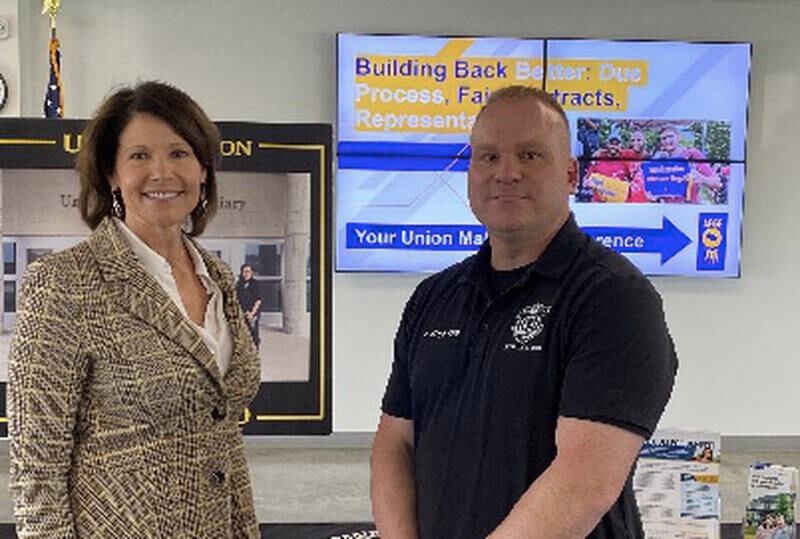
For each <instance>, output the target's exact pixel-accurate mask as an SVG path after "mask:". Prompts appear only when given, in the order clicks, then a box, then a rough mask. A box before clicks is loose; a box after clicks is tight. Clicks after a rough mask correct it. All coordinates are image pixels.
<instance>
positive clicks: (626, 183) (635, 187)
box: [583, 130, 647, 202]
mask: <svg viewBox="0 0 800 539" xmlns="http://www.w3.org/2000/svg"><path fill="white" fill-rule="evenodd" d="M628 151H629V150H623V149H622V141H621V140H620V135H619V132H618V131H615V130H612V131H611V133H610V134H609V136H608V140H607V141H606V144H605V147H603V148H601V149H599V150H597V151H596V152H595V153H594V155H593V156H592V157H593V158H594V159H595V160H594V161H592V162H591V164H590V165H589V167H588V168H587V169H586V173H585V174H584V178H583V187H584V189H585V190H588V191H589V192H591V201H592V202H647V198H646V197H645V194H644V183H643V181H642V175H641V171H640V169H639V168H638V166H636V165H635V164H634V163H633V162H631V161H625V160H624V159H627V156H626V155H625V152H628ZM587 198H588V197H587Z"/></svg>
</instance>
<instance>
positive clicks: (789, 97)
mask: <svg viewBox="0 0 800 539" xmlns="http://www.w3.org/2000/svg"><path fill="white" fill-rule="evenodd" d="M18 5H19V19H20V23H21V28H20V29H19V34H20V36H21V38H20V45H19V46H20V58H21V69H22V72H21V81H22V92H23V101H22V108H21V110H22V113H23V114H25V115H34V116H35V115H38V114H39V112H40V110H41V101H42V96H43V92H44V85H45V81H46V75H47V32H48V25H47V19H46V18H45V17H43V16H41V15H39V9H40V2H38V1H31V0H20V1H19V4H18ZM798 22H800V2H798V1H797V0H760V1H759V0H670V1H665V0H659V1H655V0H592V1H578V0H541V1H533V0H507V1H502V0H497V1H494V2H488V1H483V2H478V1H475V0H424V1H423V0H403V1H397V0H395V1H394V2H387V1H379V0H341V1H331V0H314V1H301V0H297V1H288V0H286V1H255V0H251V1H236V0H230V1H211V0H181V1H177V0H173V1H169V2H165V1H163V0H138V1H136V2H130V1H122V0H81V1H76V0H65V1H64V8H63V12H62V14H61V16H60V17H59V37H60V38H61V41H62V52H63V55H64V59H63V70H64V83H65V88H66V111H67V114H68V115H69V116H73V117H84V116H87V115H89V114H91V113H92V112H93V110H94V109H95V108H96V107H97V105H98V104H99V102H100V101H101V99H102V97H103V96H104V95H105V94H106V92H107V91H108V89H109V88H110V87H111V86H113V85H115V84H118V83H122V82H129V81H132V80H136V79H149V78H160V79H164V80H168V81H170V82H173V83H175V84H177V85H178V86H180V87H182V88H183V89H185V90H187V91H188V92H189V93H191V94H192V95H193V96H195V97H196V98H197V100H198V101H199V102H200V103H201V105H202V106H204V107H205V109H206V110H207V111H208V112H209V114H210V115H211V116H212V117H213V118H215V119H218V120H253V121H312V122H320V121H321V122H331V123H333V122H334V121H335V33H336V32H337V31H348V32H404V33H420V34H499V35H512V36H514V35H516V36H529V37H599V38H617V37H619V38H663V39H687V40H735V41H751V42H753V44H754V55H753V70H752V83H751V84H752V86H751V104H750V126H749V136H748V147H747V149H748V158H749V165H748V168H747V185H746V209H745V218H744V247H743V262H742V273H743V277H742V278H741V279H738V280H726V281H713V282H712V281H706V280H688V279H680V278H669V279H666V278H665V279H657V280H656V281H655V284H656V287H657V288H658V289H659V290H660V292H661V293H662V295H663V296H664V300H665V305H666V310H667V316H668V319H669V322H670V325H671V327H672V331H673V335H674V338H675V341H676V344H677V347H678V349H679V353H680V356H681V370H680V375H679V379H678V384H677V387H676V390H675V394H674V397H673V399H672V402H671V403H670V406H669V408H668V410H667V413H666V415H665V417H664V419H663V421H662V426H675V427H696V428H708V429H716V430H719V431H721V432H723V433H725V434H798V432H799V431H800V426H798V422H797V419H796V418H797V412H796V410H797V402H798V397H797V396H798V393H800V392H798V380H800V361H799V360H800V353H798V349H797V347H796V346H794V343H795V339H796V335H797V332H798V329H800V327H799V326H800V316H798V314H797V311H796V309H795V305H797V304H798V303H800V292H798V290H800V286H798V285H797V282H796V281H797V276H798V274H799V273H800V270H798V268H799V267H800V248H798V247H800V241H798V234H797V231H796V228H795V226H793V225H794V221H795V215H796V214H797V208H798V201H797V198H798V196H800V181H798V178H797V174H798V173H797V170H798V161H797V159H796V157H795V155H796V154H797V149H796V148H797V140H796V134H795V133H796V127H795V126H797V125H800V54H798V51H800V34H798V33H797V31H796V26H797V24H798ZM418 281H419V276H410V275H407V276H398V275H351V274H346V275H336V276H335V279H334V325H333V327H334V376H335V380H334V414H335V416H334V428H335V430H337V431H368V430H372V429H373V428H374V427H375V423H376V420H377V416H378V411H377V410H378V405H379V400H380V396H381V393H382V390H383V386H384V383H385V379H386V375H387V372H388V369H389V363H390V355H391V339H392V336H393V333H394V329H395V326H396V323H397V320H398V317H399V313H400V310H401V308H402V306H403V303H404V301H405V299H406V298H407V296H408V295H409V293H410V292H411V290H412V289H413V287H414V285H415V284H416V283H417V282H418Z"/></svg>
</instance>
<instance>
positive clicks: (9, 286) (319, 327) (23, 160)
mask: <svg viewBox="0 0 800 539" xmlns="http://www.w3.org/2000/svg"><path fill="white" fill-rule="evenodd" d="M83 126H84V121H83V120H42V119H27V118H22V119H19V118H15V119H2V120H0V237H1V238H2V246H3V251H2V258H3V270H4V271H3V285H4V294H3V296H2V298H1V299H2V301H0V306H2V318H0V436H5V435H6V426H7V425H6V422H5V421H6V420H5V404H6V400H5V386H6V382H7V381H8V352H9V348H10V343H11V339H12V336H13V331H14V328H15V326H16V321H17V320H16V314H17V306H18V303H19V301H18V300H19V292H20V289H21V285H22V282H23V280H24V276H25V271H26V268H27V266H28V265H29V264H30V263H31V262H33V261H34V260H36V259H37V258H39V257H41V256H44V255H47V254H50V253H53V252H56V251H60V250H63V249H66V248H69V247H71V246H73V245H75V244H77V243H79V242H81V241H83V240H84V239H85V238H86V237H87V236H88V235H89V234H90V230H89V228H88V227H87V226H86V224H85V223H84V222H83V221H82V220H81V217H80V214H79V211H78V193H79V190H80V185H79V182H78V178H77V175H76V173H75V170H74V160H75V157H76V155H77V153H78V152H79V150H80V146H81V138H80V133H81V131H82V129H83ZM217 126H218V128H219V129H220V133H221V135H222V141H221V146H220V151H221V154H222V160H221V164H220V167H219V169H218V171H217V182H218V200H219V204H218V210H217V214H216V216H215V217H214V219H213V220H212V221H211V222H210V223H209V224H208V226H207V228H206V230H205V231H204V233H203V234H202V235H201V236H199V237H198V238H197V239H198V242H199V243H200V244H201V245H202V246H203V247H204V248H205V249H206V250H208V251H210V252H211V253H213V254H215V255H216V256H217V257H219V258H221V259H222V260H223V261H224V262H226V263H227V264H228V266H230V267H231V269H232V270H233V273H234V275H235V276H236V278H237V279H238V280H241V279H244V274H243V273H244V272H241V274H240V268H242V267H243V266H244V265H246V266H249V268H250V272H251V275H249V276H248V278H249V280H250V283H249V284H248V287H249V289H250V290H256V291H257V294H256V297H257V298H258V299H259V300H260V301H261V303H260V307H258V310H259V315H258V316H256V317H254V318H253V319H252V323H251V326H250V330H251V334H252V335H253V339H254V341H255V342H256V344H257V349H258V354H259V357H260V359H261V387H260V389H259V391H258V394H257V395H256V397H255V400H254V401H253V402H252V404H251V405H250V407H249V408H248V409H247V410H244V411H242V415H241V418H240V424H241V425H242V429H243V431H244V433H245V434H328V433H330V432H331V426H332V411H331V404H332V398H331V333H330V328H331V303H330V302H331V283H330V276H331V248H330V237H331V233H330V230H331V213H332V212H331V195H330V175H331V160H330V156H331V148H332V142H331V140H332V129H331V126H330V125H321V124H295V125H288V124H287V125H274V124H257V123H245V122H218V123H217ZM240 301H244V299H243V298H242V297H240ZM243 306H244V304H243ZM246 308H248V309H249V308H251V307H246Z"/></svg>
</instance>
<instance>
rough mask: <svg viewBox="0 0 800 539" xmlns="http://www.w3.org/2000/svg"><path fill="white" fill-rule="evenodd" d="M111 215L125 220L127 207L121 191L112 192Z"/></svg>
mask: <svg viewBox="0 0 800 539" xmlns="http://www.w3.org/2000/svg"><path fill="white" fill-rule="evenodd" d="M111 213H112V214H113V215H114V217H116V218H117V219H120V220H124V219H125V206H124V204H123V202H122V192H121V191H120V190H119V189H114V190H113V191H111Z"/></svg>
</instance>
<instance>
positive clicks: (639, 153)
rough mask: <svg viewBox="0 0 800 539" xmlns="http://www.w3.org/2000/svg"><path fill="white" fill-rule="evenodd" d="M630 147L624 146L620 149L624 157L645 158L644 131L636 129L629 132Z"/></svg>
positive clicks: (645, 142)
mask: <svg viewBox="0 0 800 539" xmlns="http://www.w3.org/2000/svg"><path fill="white" fill-rule="evenodd" d="M630 142H631V147H630V148H625V149H624V150H622V152H620V153H621V155H622V157H624V158H625V159H634V160H635V159H638V160H642V159H647V148H646V147H645V145H646V144H647V139H646V138H645V136H644V133H642V131H640V130H638V129H637V130H636V131H634V132H633V133H631V140H630Z"/></svg>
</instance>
